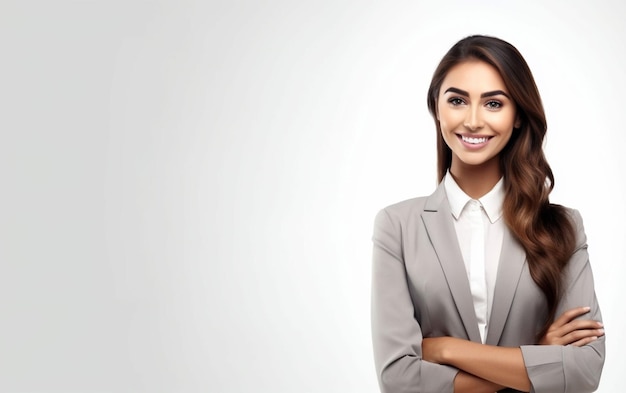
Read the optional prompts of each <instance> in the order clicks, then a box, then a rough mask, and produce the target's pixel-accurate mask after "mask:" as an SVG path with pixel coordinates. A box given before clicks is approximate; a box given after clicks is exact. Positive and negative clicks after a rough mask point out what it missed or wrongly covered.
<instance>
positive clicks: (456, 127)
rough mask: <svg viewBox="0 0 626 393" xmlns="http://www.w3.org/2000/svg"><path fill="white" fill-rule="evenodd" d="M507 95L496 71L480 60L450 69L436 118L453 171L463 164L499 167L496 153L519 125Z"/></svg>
mask: <svg viewBox="0 0 626 393" xmlns="http://www.w3.org/2000/svg"><path fill="white" fill-rule="evenodd" d="M509 97H510V95H509V93H508V91H507V88H506V86H505V85H504V81H503V80H502V77H501V76H500V74H499V73H498V71H497V70H496V69H495V68H494V67H492V66H491V65H489V64H487V63H485V62H483V61H479V60H470V61H466V62H463V63H460V64H457V65H456V66H454V67H452V68H451V69H450V71H449V72H448V74H447V75H446V77H445V79H444V80H443V83H442V85H441V89H440V93H439V97H438V100H437V119H438V120H439V124H440V127H441V134H442V136H443V139H444V140H445V142H446V144H447V145H448V147H450V149H451V150H452V168H451V170H452V171H453V173H454V170H455V167H459V166H465V165H470V166H484V167H485V169H487V168H499V164H498V160H497V157H498V154H500V152H501V151H502V149H503V148H504V146H506V144H507V142H508V141H509V139H510V138H511V134H512V133H513V127H514V126H516V127H517V126H519V125H518V124H516V111H515V103H514V102H513V101H511V99H510V98H509ZM498 170H499V169H498Z"/></svg>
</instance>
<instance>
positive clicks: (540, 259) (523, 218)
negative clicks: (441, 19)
mask: <svg viewBox="0 0 626 393" xmlns="http://www.w3.org/2000/svg"><path fill="white" fill-rule="evenodd" d="M467 60H480V61H484V62H486V63H488V64H490V65H491V66H493V67H494V68H495V69H496V70H498V72H499V73H500V75H501V77H502V79H503V80H504V83H505V85H506V87H507V89H508V91H509V94H510V95H511V99H512V101H513V102H514V103H515V105H516V111H517V116H518V119H519V121H520V126H519V128H517V129H515V130H514V131H513V135H512V136H511V139H510V140H509V143H508V144H507V145H506V146H505V148H504V149H503V150H502V152H501V153H500V167H501V170H502V173H503V174H504V189H505V198H504V204H503V217H504V220H505V222H506V225H507V226H508V228H509V229H510V230H511V232H512V233H513V235H514V236H515V237H516V238H517V240H518V241H519V242H520V243H521V245H522V247H523V248H524V250H525V251H526V259H527V262H528V268H529V270H530V275H531V277H532V278H533V280H534V281H535V283H536V284H537V286H539V288H541V290H542V292H543V293H544V295H545V298H546V301H547V305H548V318H547V320H546V321H545V324H544V326H543V328H542V329H541V330H540V331H539V332H538V333H537V337H541V336H543V335H544V334H545V332H546V331H547V329H548V327H549V326H550V324H551V323H552V321H553V320H554V317H555V313H556V308H557V304H558V302H559V299H560V296H561V273H562V271H563V268H564V267H565V265H566V264H567V261H568V260H569V258H570V257H571V255H572V253H573V252H574V248H575V241H576V238H575V231H574V226H573V224H572V223H571V221H570V219H569V216H568V214H567V211H566V210H565V208H563V207H562V206H559V205H555V204H551V203H550V201H549V198H548V195H549V194H550V192H552V189H553V187H554V176H553V174H552V169H551V168H550V165H548V162H547V160H546V158H545V155H544V153H543V139H544V137H545V134H546V130H547V123H546V116H545V113H544V110H543V104H542V102H541V97H540V95H539V91H538V90H537V86H536V84H535V80H534V78H533V76H532V73H531V71H530V68H529V67H528V64H526V61H525V60H524V58H523V57H522V55H521V54H520V53H519V51H518V50H517V49H516V48H515V47H514V46H513V45H511V44H509V43H508V42H506V41H503V40H501V39H498V38H495V37H489V36H481V35H475V36H470V37H467V38H464V39H462V40H461V41H459V42H457V43H456V44H455V45H454V46H453V47H452V48H451V49H450V50H449V51H448V53H446V55H445V56H444V57H443V59H442V60H441V62H440V63H439V66H438V67H437V69H436V70H435V72H434V75H433V78H432V81H431V84H430V88H429V89H428V109H429V111H430V113H431V115H432V116H433V118H434V119H435V124H436V127H437V172H438V179H439V181H441V180H442V179H443V177H444V176H445V174H446V171H447V170H448V169H449V168H450V165H451V162H452V151H451V150H450V148H449V147H448V146H447V145H446V143H445V141H444V140H443V137H442V135H441V127H440V125H439V121H438V120H437V99H438V96H439V90H440V88H441V84H442V83H443V80H444V78H445V77H446V75H447V73H448V71H449V70H450V69H451V68H452V67H454V66H455V65H457V64H459V63H462V62H464V61H467Z"/></svg>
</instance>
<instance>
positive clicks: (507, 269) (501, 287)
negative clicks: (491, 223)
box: [485, 229, 526, 345]
mask: <svg viewBox="0 0 626 393" xmlns="http://www.w3.org/2000/svg"><path fill="white" fill-rule="evenodd" d="M525 262H526V253H525V252H524V249H523V248H522V246H521V245H520V244H519V243H518V242H517V240H516V239H515V238H514V237H513V234H511V232H510V231H509V230H508V229H507V230H505V231H504V238H503V239H502V251H501V253H500V263H499V265H498V275H497V278H496V288H495V290H494V296H493V305H492V306H491V315H490V317H489V328H488V329H487V340H485V342H486V343H487V344H490V345H498V342H499V341H500V337H501V336H502V330H503V329H504V324H505V323H506V319H507V317H508V316H509V310H510V309H511V303H512V302H513V296H514V295H515V291H516V290H517V284H518V282H519V280H520V277H521V274H522V269H523V267H524V263H525Z"/></svg>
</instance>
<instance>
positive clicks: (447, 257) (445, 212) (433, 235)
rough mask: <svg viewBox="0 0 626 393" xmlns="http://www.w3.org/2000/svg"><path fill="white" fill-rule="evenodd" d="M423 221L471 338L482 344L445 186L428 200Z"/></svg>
mask: <svg viewBox="0 0 626 393" xmlns="http://www.w3.org/2000/svg"><path fill="white" fill-rule="evenodd" d="M422 220H423V222H424V225H425V226H426V231H427V232H428V236H429V238H430V241H431V242H432V245H433V247H434V249H435V253H436V254H437V257H438V259H439V263H440V264H441V267H442V269H443V272H444V275H445V277H446V281H447V283H448V287H449V288H450V292H451V293H452V298H453V299H454V303H455V305H456V308H457V311H458V313H459V316H460V317H461V320H462V321H463V325H464V326H465V331H466V333H467V337H469V339H470V340H472V341H475V342H481V340H480V332H479V331H478V321H477V319H476V311H475V310H474V303H473V300H472V293H471V290H470V286H469V280H468V278H467V270H466V268H465V263H464V262H463V256H462V254H461V250H460V248H459V243H458V240H457V236H456V231H455V229H454V224H453V222H452V220H453V218H452V213H451V211H450V205H449V203H448V199H447V197H446V193H445V189H444V186H443V183H441V184H440V185H439V187H437V190H436V191H435V192H434V193H433V194H432V195H431V196H430V197H428V199H427V200H426V204H425V206H424V212H423V213H422Z"/></svg>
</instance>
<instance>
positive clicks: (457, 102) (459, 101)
mask: <svg viewBox="0 0 626 393" xmlns="http://www.w3.org/2000/svg"><path fill="white" fill-rule="evenodd" d="M448 102H449V103H450V104H452V105H454V106H457V105H463V104H464V103H465V101H463V100H462V99H460V98H458V97H454V98H450V99H449V100H448Z"/></svg>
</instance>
